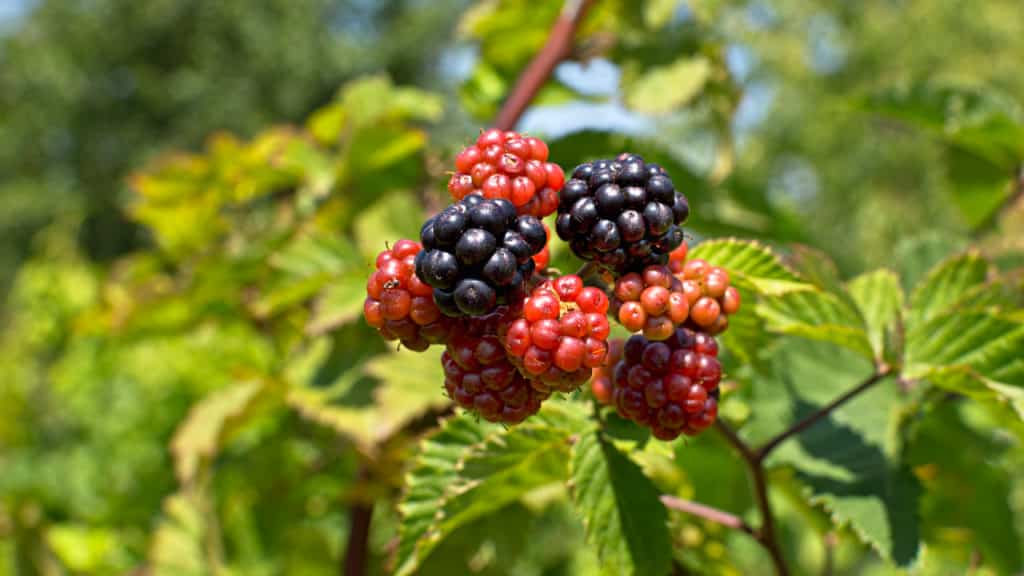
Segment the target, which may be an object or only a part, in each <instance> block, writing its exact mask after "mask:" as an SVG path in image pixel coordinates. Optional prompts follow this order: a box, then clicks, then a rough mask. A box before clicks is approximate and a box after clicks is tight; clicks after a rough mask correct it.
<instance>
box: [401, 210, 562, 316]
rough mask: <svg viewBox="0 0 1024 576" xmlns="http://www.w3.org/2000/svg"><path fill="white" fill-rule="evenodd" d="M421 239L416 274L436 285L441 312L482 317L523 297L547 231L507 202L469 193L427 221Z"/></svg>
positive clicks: (435, 295)
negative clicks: (421, 244) (518, 212)
mask: <svg viewBox="0 0 1024 576" xmlns="http://www.w3.org/2000/svg"><path fill="white" fill-rule="evenodd" d="M420 240H421V242H422V243H423V247H424V251H423V252H422V253H421V254H420V255H419V256H417V258H416V276H417V277H418V278H419V279H420V280H421V281H422V282H423V283H424V284H427V285H429V286H431V287H432V288H433V289H434V292H433V294H434V302H436V303H437V306H438V308H440V310H441V312H442V313H443V314H445V315H448V316H453V317H461V316H482V315H485V314H488V313H490V312H493V311H494V310H495V309H496V308H497V307H498V306H501V305H503V304H506V303H509V302H515V301H517V300H521V299H522V298H523V297H524V295H525V284H526V282H527V281H528V280H529V278H530V277H531V276H532V275H533V271H534V268H535V266H536V265H535V264H534V262H533V259H532V257H533V256H535V255H536V254H538V253H540V252H541V251H542V250H543V249H544V246H545V245H546V242H547V233H546V232H545V230H544V225H543V223H541V221H540V220H538V219H537V218H534V217H533V216H519V215H517V214H516V211H515V208H514V207H513V206H512V204H511V203H510V202H509V201H507V200H501V199H498V200H487V199H484V198H483V197H481V196H476V195H471V196H466V197H465V198H463V199H462V200H460V201H459V202H458V203H456V204H453V205H451V206H449V207H447V208H445V209H444V210H442V211H441V212H440V213H439V214H437V215H436V216H434V217H432V218H430V219H429V220H427V222H426V223H425V224H424V225H423V228H422V230H421V231H420Z"/></svg>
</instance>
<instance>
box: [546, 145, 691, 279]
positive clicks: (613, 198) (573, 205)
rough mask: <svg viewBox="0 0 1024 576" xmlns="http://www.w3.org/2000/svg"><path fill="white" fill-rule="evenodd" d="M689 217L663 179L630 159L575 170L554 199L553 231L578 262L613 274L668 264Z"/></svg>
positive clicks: (659, 170) (653, 166) (656, 170)
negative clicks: (581, 260)
mask: <svg viewBox="0 0 1024 576" xmlns="http://www.w3.org/2000/svg"><path fill="white" fill-rule="evenodd" d="M689 214H690V207H689V203H688V202H687V200H686V197H685V196H684V195H683V194H681V193H680V192H678V191H676V189H675V187H674V185H673V184H672V180H671V179H670V178H669V176H668V174H666V173H665V171H664V170H663V169H662V168H661V167H660V166H658V165H657V164H653V163H646V162H644V160H643V158H641V157H640V156H637V155H636V154H621V155H619V156H618V157H617V158H615V159H613V160H596V161H594V162H588V163H585V164H581V165H579V166H577V167H576V169H575V170H574V171H573V173H572V177H571V178H570V179H569V180H568V181H567V182H566V183H565V186H564V187H563V188H562V192H561V194H560V195H559V204H558V219H557V220H556V222H555V231H556V233H557V234H558V237H559V238H561V239H562V240H565V241H567V242H568V243H569V246H570V248H571V249H572V251H573V253H575V254H576V255H577V256H578V257H580V258H582V259H584V260H588V261H592V262H598V263H600V264H602V265H604V266H605V267H607V268H609V269H611V270H613V271H615V272H617V273H623V272H629V271H639V270H641V269H643V268H644V267H645V266H648V265H651V264H666V263H668V255H669V253H670V252H672V251H673V250H675V249H676V248H678V247H679V246H680V245H681V244H682V243H683V230H682V228H681V225H682V224H683V223H684V222H685V221H686V219H687V217H688V216H689Z"/></svg>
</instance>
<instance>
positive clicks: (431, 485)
mask: <svg viewBox="0 0 1024 576" xmlns="http://www.w3.org/2000/svg"><path fill="white" fill-rule="evenodd" d="M570 421H575V418H570V417H569V412H566V411H564V410H559V409H558V408H556V409H555V410H554V411H553V413H549V414H546V415H541V416H537V417H535V418H534V419H532V420H531V421H530V422H529V423H527V424H522V425H519V426H516V427H515V428H512V429H505V428H501V427H497V426H488V427H486V428H479V427H477V428H474V429H473V430H472V431H471V432H470V433H468V434H467V433H466V432H465V431H458V433H459V435H458V436H456V437H451V435H446V436H442V435H441V434H439V435H438V436H435V437H434V439H433V440H432V442H434V443H439V442H450V443H451V444H452V446H453V447H454V449H447V450H444V451H441V450H440V448H439V447H438V446H436V445H435V444H430V443H427V444H425V445H424V447H423V448H422V450H421V452H420V457H419V458H418V459H417V465H416V467H415V468H414V470H413V472H412V473H411V474H410V476H409V478H408V482H409V484H408V486H409V492H408V493H407V494H406V497H405V498H404V499H403V503H402V504H400V505H399V510H400V512H401V513H402V514H403V517H404V522H403V525H406V524H411V525H412V528H410V529H409V530H408V532H409V537H410V538H415V543H414V544H410V543H408V542H406V540H405V538H404V536H400V540H401V541H402V544H400V553H399V563H398V571H397V574H411V573H413V572H415V571H416V569H417V568H418V566H419V565H420V564H421V563H422V562H423V561H424V560H425V559H426V558H428V557H429V556H430V554H431V552H433V550H434V549H435V548H436V547H437V545H439V544H440V543H441V542H442V541H443V540H444V539H445V538H447V537H448V536H449V535H451V534H453V533H455V532H456V531H457V530H459V529H460V528H462V527H464V526H466V525H468V524H470V523H472V522H474V521H476V520H478V519H480V518H483V517H485V516H487V515H488V514H493V513H495V512H497V511H499V510H501V509H503V508H505V507H506V506H508V505H509V504H512V503H514V502H516V501H517V500H519V499H520V498H522V497H523V496H524V495H525V494H526V493H527V492H530V491H531V490H534V489H536V488H540V487H542V486H546V485H548V484H551V483H555V482H557V483H562V482H565V480H566V478H567V477H568V462H569V442H568V440H569V436H570V435H571V434H572V433H573V429H574V427H568V428H567V427H562V426H559V425H558V424H559V423H568V422H570ZM451 422H455V420H453V421H451ZM477 433H479V434H480V435H481V436H482V437H480V438H479V439H477V440H475V441H474V442H472V443H470V444H466V443H464V442H463V441H464V440H467V439H472V438H473V437H474V436H476V435H477ZM483 434H486V436H483ZM425 458H426V459H428V460H427V461H426V462H422V461H423V460H424V459H425ZM439 458H440V460H439ZM452 458H455V461H454V462H452V461H451V459H452ZM421 462H422V464H421ZM434 476H436V477H438V478H442V479H443V480H444V482H443V483H442V484H437V483H435V482H434V481H433V480H434V479H433V478H431V477H434ZM425 510H429V512H430V514H429V519H428V518H427V517H426V514H424V513H423V511H425ZM401 534H402V532H400V535H401ZM403 545H404V548H403ZM403 550H404V552H402V551H403Z"/></svg>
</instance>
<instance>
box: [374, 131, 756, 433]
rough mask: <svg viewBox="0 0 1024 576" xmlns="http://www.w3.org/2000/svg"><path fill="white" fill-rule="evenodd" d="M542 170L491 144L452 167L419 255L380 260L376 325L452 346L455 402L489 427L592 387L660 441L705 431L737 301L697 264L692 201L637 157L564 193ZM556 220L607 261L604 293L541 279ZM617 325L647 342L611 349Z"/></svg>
mask: <svg viewBox="0 0 1024 576" xmlns="http://www.w3.org/2000/svg"><path fill="white" fill-rule="evenodd" d="M547 160H548V147H547V145H546V144H544V142H542V141H541V140H539V139H537V138H532V137H526V136H522V135H520V134H517V133H515V132H504V131H500V130H487V131H485V132H483V133H481V135H480V137H479V138H478V139H477V141H476V142H475V143H474V144H472V145H471V146H468V147H466V148H465V149H464V150H463V151H462V152H461V153H460V154H459V155H458V157H457V158H456V161H455V165H456V170H457V171H456V172H455V174H454V175H453V176H452V177H451V180H450V181H449V183H448V189H449V190H450V191H451V193H452V196H453V197H454V198H455V200H456V202H455V203H454V204H452V205H450V206H448V207H446V208H445V209H443V210H441V211H440V212H439V213H438V214H436V215H434V216H432V217H431V218H430V219H428V220H427V221H426V222H425V223H424V225H423V227H422V229H421V231H420V244H417V243H415V242H412V241H410V240H400V241H398V242H396V243H395V245H394V246H393V247H391V248H389V249H388V250H385V251H384V252H382V253H381V254H380V255H379V256H378V258H377V262H376V270H375V271H374V272H373V274H371V276H370V279H369V282H367V288H366V289H367V298H366V302H365V304H364V314H365V316H366V321H367V322H368V323H369V324H370V325H371V326H373V327H374V328H376V329H377V330H378V331H379V332H380V333H381V335H383V336H384V338H386V339H388V340H400V341H401V342H402V345H403V346H405V347H406V348H409V349H411V350H416V351H420V350H424V349H426V348H427V347H428V346H429V345H431V344H440V343H443V344H445V345H446V347H445V351H444V353H443V355H442V364H443V368H444V374H445V381H444V388H445V391H446V392H447V394H448V396H449V397H450V398H451V399H452V400H453V401H454V402H455V403H456V404H457V405H458V406H460V407H462V408H464V409H466V410H469V411H471V412H473V413H475V414H478V415H479V416H480V417H482V418H484V419H486V420H489V421H492V422H501V423H505V424H516V423H519V422H522V421H523V420H524V419H526V418H528V417H529V416H531V415H533V414H535V413H536V412H537V411H538V410H539V409H540V406H541V403H542V402H544V400H546V399H547V398H548V397H549V396H550V395H551V394H552V393H553V392H572V391H575V390H577V389H578V388H579V387H580V386H581V385H582V384H583V383H584V382H586V381H587V380H588V379H589V380H591V390H592V392H593V394H594V397H595V398H596V399H597V400H598V401H599V402H601V403H604V404H609V405H613V406H615V407H616V408H617V410H618V411H619V412H620V413H621V414H622V415H623V416H624V417H626V418H629V419H631V420H633V421H635V422H637V423H639V424H641V425H643V426H647V427H649V428H651V430H652V431H653V434H654V436H655V437H657V438H660V439H665V440H670V439H673V438H676V437H678V436H679V435H680V434H687V435H692V434H696V433H698V432H700V431H702V430H704V429H705V428H707V427H708V426H710V425H711V423H712V422H714V420H715V418H716V415H717V410H718V394H719V391H718V381H719V379H720V378H721V371H722V370H721V366H720V365H719V363H718V359H717V355H718V345H717V343H716V341H715V339H714V338H713V337H712V334H717V333H720V332H721V331H722V330H724V329H725V328H726V327H727V326H728V315H729V314H733V313H735V312H736V311H737V310H738V309H739V293H738V292H737V291H736V289H735V288H733V287H731V286H729V275H728V273H726V272H725V270H722V269H721V268H717V267H714V266H710V265H708V264H707V263H706V262H705V261H703V260H699V259H695V260H690V261H687V260H686V256H687V248H686V244H685V243H684V242H683V231H682V229H681V228H680V225H681V224H682V223H683V222H684V221H685V220H686V218H687V216H688V214H689V205H688V204H687V201H686V198H685V197H684V196H683V195H682V194H680V193H679V192H677V191H676V190H675V188H674V186H673V185H672V181H671V180H670V179H669V177H668V175H667V174H666V173H665V171H664V170H663V169H662V168H661V167H660V166H658V165H657V164H653V163H646V162H644V160H643V159H642V158H640V157H639V156H636V155H634V154H622V155H620V156H618V157H617V158H616V159H615V160H598V161H595V162H589V163H586V164H582V165H580V166H579V167H577V168H576V170H575V171H574V172H573V178H572V179H571V180H570V181H569V182H568V183H566V182H565V177H564V175H563V173H562V169H561V168H560V167H558V166H557V165H556V164H553V163H551V162H548V161H547ZM556 209H557V210H558V212H559V215H558V218H557V220H556V232H557V234H558V236H559V237H560V238H561V239H563V240H568V241H569V244H570V247H571V248H572V250H573V251H574V252H575V253H576V254H577V255H578V256H580V257H582V258H584V259H585V260H589V261H591V262H595V263H598V264H600V265H601V269H602V270H603V271H602V272H601V273H600V275H601V281H600V282H599V284H600V286H601V287H600V288H599V287H596V286H586V285H585V284H584V278H581V277H580V276H578V275H564V276H558V277H555V276H554V274H553V273H552V271H551V270H546V269H547V267H548V264H549V261H550V251H549V246H548V242H549V241H550V239H551V233H550V230H548V228H547V226H546V225H545V224H544V223H543V222H542V221H541V220H540V218H542V217H544V216H547V215H550V214H552V213H554V211H555V210H556ZM421 244H422V248H421ZM608 285H611V288H610V289H609V288H608ZM606 290H608V291H609V292H606ZM609 313H610V314H611V315H612V316H613V317H615V318H617V319H618V321H619V322H620V323H621V324H622V325H623V326H624V327H625V328H626V329H627V330H629V331H630V332H642V335H635V336H633V337H632V338H630V339H629V340H628V341H626V342H625V343H623V341H622V340H615V341H612V342H609V341H608V336H609V333H610V331H611V326H610V325H609V322H608V318H609Z"/></svg>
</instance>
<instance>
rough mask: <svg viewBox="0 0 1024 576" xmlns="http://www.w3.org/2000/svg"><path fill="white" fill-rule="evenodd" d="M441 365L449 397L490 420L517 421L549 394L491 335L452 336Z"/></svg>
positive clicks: (534, 409)
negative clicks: (521, 371) (520, 367)
mask: <svg viewBox="0 0 1024 576" xmlns="http://www.w3.org/2000/svg"><path fill="white" fill-rule="evenodd" d="M441 365H442V366H443V367H444V375H445V378H444V388H445V391H446V392H447V393H448V397H449V398H451V399H452V400H454V401H455V403H456V404H458V405H459V406H461V407H462V408H465V409H466V410H469V411H471V412H474V413H476V414H479V415H480V416H481V417H482V418H483V419H484V420H487V421H490V422H501V423H504V424H518V423H519V422H522V421H523V420H525V419H526V418H527V417H528V416H532V415H533V414H536V413H537V411H538V410H540V405H541V402H543V401H544V400H545V399H547V397H548V396H549V394H550V393H549V392H547V391H545V390H543V389H541V388H538V387H536V386H534V383H533V382H531V381H530V380H528V379H526V378H525V377H524V376H522V375H521V374H520V373H519V372H518V371H517V370H516V368H515V367H514V366H513V365H512V364H511V363H510V362H509V361H508V359H507V358H506V357H505V351H504V350H503V349H502V348H501V344H500V343H499V342H498V339H497V337H495V336H493V335H489V336H470V335H460V336H457V337H455V338H453V339H452V340H451V341H450V342H449V343H448V346H447V348H446V350H445V352H444V354H443V355H442V356H441Z"/></svg>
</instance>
